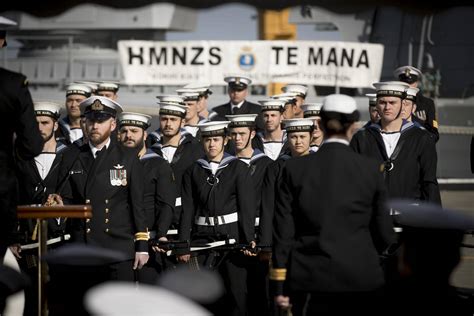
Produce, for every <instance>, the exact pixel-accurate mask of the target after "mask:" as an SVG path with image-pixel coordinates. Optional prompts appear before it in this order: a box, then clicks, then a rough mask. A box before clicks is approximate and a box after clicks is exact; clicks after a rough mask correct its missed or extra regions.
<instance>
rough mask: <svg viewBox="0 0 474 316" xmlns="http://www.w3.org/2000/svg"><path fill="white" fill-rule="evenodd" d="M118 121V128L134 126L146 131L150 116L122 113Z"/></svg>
mask: <svg viewBox="0 0 474 316" xmlns="http://www.w3.org/2000/svg"><path fill="white" fill-rule="evenodd" d="M118 121H119V126H136V127H141V128H143V129H144V130H146V129H147V128H148V127H150V125H151V124H150V122H151V116H150V115H146V114H141V113H134V112H122V113H121V114H120V115H119V118H118Z"/></svg>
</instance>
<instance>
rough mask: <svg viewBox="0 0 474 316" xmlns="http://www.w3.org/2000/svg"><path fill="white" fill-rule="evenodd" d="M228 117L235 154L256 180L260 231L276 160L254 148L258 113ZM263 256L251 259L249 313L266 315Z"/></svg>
mask: <svg viewBox="0 0 474 316" xmlns="http://www.w3.org/2000/svg"><path fill="white" fill-rule="evenodd" d="M226 118H227V119H228V120H229V122H230V124H229V131H230V138H231V141H232V142H233V143H234V147H235V152H236V153H235V155H236V157H237V158H239V159H240V160H241V161H243V162H245V163H246V164H247V165H248V168H249V169H250V174H251V176H252V181H253V183H254V190H255V197H256V201H257V203H256V207H257V209H256V213H255V216H256V217H255V231H256V234H258V232H259V226H260V213H261V211H260V209H261V204H262V185H263V178H264V176H265V173H266V171H267V167H268V165H270V164H271V163H272V162H273V160H271V159H270V158H269V157H268V156H266V155H265V154H264V153H263V152H262V151H260V150H259V149H254V148H253V147H252V139H253V138H254V137H255V133H256V132H255V129H256V125H255V119H256V118H257V114H239V115H226ZM266 250H267V249H266ZM268 250H269V249H268ZM262 258H263V255H262V256H260V258H255V257H252V258H249V260H248V273H249V278H248V280H249V281H248V289H247V290H248V293H249V295H248V299H249V306H251V307H252V308H251V309H250V310H249V314H251V315H265V314H268V313H269V304H268V297H267V290H266V288H267V286H266V285H267V279H266V278H267V274H268V260H260V259H262Z"/></svg>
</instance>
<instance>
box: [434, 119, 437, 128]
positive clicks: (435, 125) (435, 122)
mask: <svg viewBox="0 0 474 316" xmlns="http://www.w3.org/2000/svg"><path fill="white" fill-rule="evenodd" d="M433 127H434V128H438V121H436V120H433Z"/></svg>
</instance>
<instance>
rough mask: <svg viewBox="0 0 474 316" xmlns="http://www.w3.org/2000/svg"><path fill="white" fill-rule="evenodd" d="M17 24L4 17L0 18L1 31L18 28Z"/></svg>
mask: <svg viewBox="0 0 474 316" xmlns="http://www.w3.org/2000/svg"><path fill="white" fill-rule="evenodd" d="M16 25H17V23H16V22H15V21H13V20H10V19H8V18H6V17H4V16H0V30H5V29H7V28H11V27H14V26H16Z"/></svg>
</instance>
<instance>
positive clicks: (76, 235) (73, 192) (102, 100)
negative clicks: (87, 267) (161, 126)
mask: <svg viewBox="0 0 474 316" xmlns="http://www.w3.org/2000/svg"><path fill="white" fill-rule="evenodd" d="M81 108H82V109H84V111H83V112H84V115H85V117H86V126H87V133H88V136H89V142H88V143H87V144H84V145H82V146H81V147H79V148H78V152H74V151H71V152H66V153H65V154H64V156H63V162H62V163H61V166H60V171H59V173H60V176H59V179H62V180H60V181H61V182H60V184H58V188H57V191H56V192H57V193H59V194H60V195H51V196H50V199H51V200H54V201H55V202H56V203H58V204H60V205H61V204H63V202H64V204H84V203H85V204H91V205H92V207H93V209H94V216H93V217H92V218H90V219H87V220H85V221H82V220H75V219H71V221H70V224H71V235H72V236H71V237H72V239H73V240H75V241H78V242H86V243H88V244H92V245H98V246H101V247H105V248H108V249H112V250H117V251H121V252H123V253H125V254H126V256H127V260H125V261H122V262H117V263H115V264H112V265H110V269H111V271H112V272H113V275H114V276H113V278H114V279H117V280H128V281H133V280H134V273H133V269H140V268H141V267H143V265H144V264H146V262H147V261H148V257H149V256H148V239H149V234H148V227H147V226H146V214H145V211H144V208H143V195H144V181H143V179H144V171H143V166H142V164H141V163H140V161H139V159H138V156H137V151H136V150H135V149H130V148H126V147H124V146H121V145H120V144H118V142H117V141H112V140H111V134H112V131H114V130H115V128H116V121H115V118H116V116H117V115H118V114H120V113H121V112H122V107H121V105H120V104H118V103H117V102H115V101H113V100H110V99H108V98H106V97H102V96H92V97H89V98H87V99H86V100H84V101H83V102H81ZM69 153H71V154H69Z"/></svg>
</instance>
